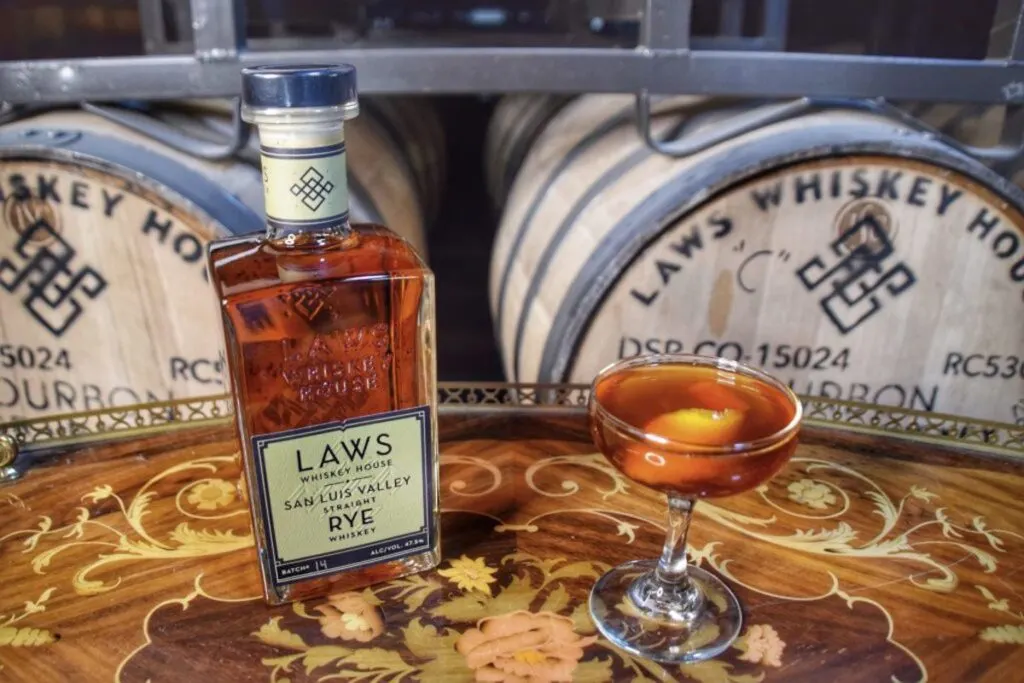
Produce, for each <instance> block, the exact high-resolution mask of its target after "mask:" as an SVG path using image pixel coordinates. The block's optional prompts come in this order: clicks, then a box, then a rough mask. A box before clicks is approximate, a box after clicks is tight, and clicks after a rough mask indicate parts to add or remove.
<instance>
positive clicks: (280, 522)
mask: <svg viewBox="0 0 1024 683" xmlns="http://www.w3.org/2000/svg"><path fill="white" fill-rule="evenodd" d="M242 77H243V86H242V115H243V117H244V118H245V120H246V121H248V122H250V123H253V124H255V125H256V126H257V127H258V130H259V138H260V151H261V155H262V169H263V182H264V190H265V200H266V201H265V205H266V213H267V230H266V233H265V234H259V235H251V236H245V237H238V238H230V239H225V240H221V241H218V242H214V243H212V244H211V245H210V248H209V249H210V251H209V263H210V274H211V278H212V280H213V282H214V286H215V288H216V291H217V294H218V296H219V299H220V305H221V311H222V318H223V322H224V336H225V346H226V349H227V356H228V367H229V371H230V375H231V384H232V391H233V394H234V404H235V410H236V416H237V423H238V431H239V435H240V439H241V448H242V460H243V470H244V473H245V479H246V484H247V486H248V490H249V501H250V504H251V506H252V520H253V529H254V536H255V538H256V544H257V551H258V554H259V558H260V568H261V571H262V575H263V585H264V594H265V597H266V599H267V601H268V602H270V603H272V604H277V603H282V602H288V601H292V600H297V599H303V598H307V597H311V596H315V595H321V594H325V593H329V592H336V591H341V590H350V589H354V588H359V587H362V586H366V585H369V584H372V583H376V582H379V581H384V580H387V579H391V578H395V577H398V576H403V575H406V574H410V573H413V572H420V571H424V570H426V569H430V568H432V567H434V566H436V565H437V563H438V561H439V559H440V558H439V555H440V551H439V536H438V503H437V495H438V494H437V472H438V455H437V428H436V427H437V424H436V407H437V406H436V379H435V375H436V369H435V354H434V344H435V340H434V278H433V274H432V273H431V271H430V270H429V269H428V268H427V266H426V265H425V264H424V263H423V261H422V259H421V258H420V256H419V255H418V254H417V253H416V251H415V250H414V249H413V248H412V247H411V246H410V245H409V244H408V243H407V242H406V241H405V240H403V239H402V238H401V237H399V236H398V235H396V234H395V233H393V232H391V231H390V230H388V229H387V228H385V227H383V226H380V225H369V224H353V223H352V222H350V220H349V212H348V184H347V180H346V166H345V164H346V162H345V134H344V120H345V119H349V118H352V117H354V116H356V115H358V100H357V96H356V79H355V70H354V69H353V68H352V67H350V66H348V65H342V66H324V67H309V66H303V67H254V68H246V69H244V70H243V74H242Z"/></svg>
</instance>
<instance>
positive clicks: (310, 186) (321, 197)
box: [291, 166, 334, 211]
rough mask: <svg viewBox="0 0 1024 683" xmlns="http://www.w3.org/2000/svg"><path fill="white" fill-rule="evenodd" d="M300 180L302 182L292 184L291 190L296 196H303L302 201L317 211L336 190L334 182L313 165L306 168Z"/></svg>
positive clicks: (310, 208)
mask: <svg viewBox="0 0 1024 683" xmlns="http://www.w3.org/2000/svg"><path fill="white" fill-rule="evenodd" d="M299 180H300V181H301V182H300V183H295V184H294V185H292V186H291V192H292V194H293V195H294V196H296V197H301V198H302V203H303V204H305V205H306V207H307V208H308V209H309V210H310V211H316V210H317V209H319V208H320V207H321V206H323V203H324V201H326V199H327V195H329V194H330V193H331V192H332V191H333V190H334V183H332V182H331V181H330V180H327V178H325V177H324V175H323V174H322V173H320V171H318V170H316V169H315V168H313V167H312V166H310V167H309V168H307V169H306V172H305V173H303V174H302V177H300V178H299Z"/></svg>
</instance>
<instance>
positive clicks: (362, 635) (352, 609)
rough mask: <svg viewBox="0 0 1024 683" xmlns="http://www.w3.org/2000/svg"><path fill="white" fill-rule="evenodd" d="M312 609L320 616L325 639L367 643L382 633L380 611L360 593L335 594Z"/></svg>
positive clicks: (321, 629) (382, 621)
mask: <svg viewBox="0 0 1024 683" xmlns="http://www.w3.org/2000/svg"><path fill="white" fill-rule="evenodd" d="M315 609H316V611H318V612H320V613H321V614H322V615H323V616H322V617H320V618H319V621H320V631H321V633H323V634H324V635H325V636H327V637H328V638H341V639H342V640H355V641H358V642H360V643H368V642H370V641H371V640H373V639H374V638H376V637H377V636H379V635H380V634H381V633H383V632H384V620H383V619H382V618H381V616H380V612H378V611H377V608H376V607H374V606H373V605H371V604H370V603H369V602H367V600H366V598H364V597H363V596H362V595H360V594H359V593H351V592H350V593H335V594H334V595H331V596H328V598H327V604H326V605H319V606H318V607H316V608H315Z"/></svg>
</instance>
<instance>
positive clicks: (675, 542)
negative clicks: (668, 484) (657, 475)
mask: <svg viewBox="0 0 1024 683" xmlns="http://www.w3.org/2000/svg"><path fill="white" fill-rule="evenodd" d="M694 505H696V501H695V500H693V499H692V498H684V497H683V496H680V495H678V494H675V493H669V494H668V533H667V534H666V536H665V547H664V549H663V550H662V551H661V559H660V560H659V561H658V571H657V573H658V580H660V581H663V582H665V583H670V584H680V583H683V582H685V581H686V565H687V560H686V533H687V532H688V531H689V530H690V519H691V518H692V517H693V506H694Z"/></svg>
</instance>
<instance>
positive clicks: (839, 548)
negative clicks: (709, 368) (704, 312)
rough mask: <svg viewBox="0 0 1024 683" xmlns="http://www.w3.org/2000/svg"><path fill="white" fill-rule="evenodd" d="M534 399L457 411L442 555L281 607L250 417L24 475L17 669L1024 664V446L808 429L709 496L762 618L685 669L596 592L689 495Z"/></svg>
mask: <svg viewBox="0 0 1024 683" xmlns="http://www.w3.org/2000/svg"><path fill="white" fill-rule="evenodd" d="M528 413H529V411H528V410H524V409H522V408H520V409H519V413H517V415H519V417H517V418H516V420H511V419H507V418H505V417H503V416H502V415H501V414H500V412H498V413H495V414H493V415H490V416H486V417H480V416H479V415H476V416H474V417H472V418H471V419H467V421H465V422H461V421H456V422H455V423H454V424H453V425H449V426H448V427H445V426H444V423H443V424H442V450H443V456H442V460H441V468H440V469H441V476H442V480H441V482H440V491H441V492H442V499H441V507H442V533H441V537H442V543H443V548H442V556H443V560H442V562H441V564H440V565H439V566H438V567H437V568H436V569H435V570H433V571H429V572H423V573H420V574H413V575H410V576H406V577H402V578H399V579H395V580H392V581H388V582H385V583H381V584H377V585H374V586H370V587H360V588H358V589H356V590H345V591H335V592H333V593H330V594H328V595H325V596H323V597H320V598H315V599H306V600H302V601H300V602H295V603H292V604H289V605H284V606H278V607H268V606H266V605H265V604H264V603H263V601H262V600H261V599H260V596H259V591H260V585H259V581H258V574H257V571H256V567H255V562H256V558H255V553H254V549H253V544H252V537H251V534H250V530H249V523H250V517H249V511H248V508H247V506H246V502H245V500H244V498H243V497H242V496H243V493H244V489H243V488H241V487H240V486H239V483H238V481H239V471H238V465H237V458H236V449H235V446H234V444H233V442H232V437H231V432H230V430H227V429H225V430H224V432H223V433H222V434H219V436H217V437H216V438H214V439H211V438H210V437H209V435H204V436H196V437H194V438H192V437H189V436H188V435H187V433H183V434H181V435H173V436H163V437H161V436H155V437H150V438H148V440H147V441H145V442H144V443H142V442H140V443H139V444H138V445H137V447H136V446H134V445H133V444H131V443H127V444H125V443H122V444H121V445H119V446H117V448H116V449H112V450H111V451H110V455H105V454H103V453H102V452H101V453H100V455H98V456H97V455H95V450H94V451H93V453H94V455H92V456H90V457H91V458H92V459H91V460H82V461H81V464H79V463H77V462H72V463H71V464H62V465H55V466H52V467H46V468H39V469H38V470H34V471H32V472H30V473H29V474H28V475H27V476H26V477H24V478H23V479H22V480H20V481H18V482H16V483H14V484H9V485H7V486H6V488H5V490H3V491H0V504H2V505H3V511H4V515H0V557H2V558H3V562H0V579H3V580H2V581H0V662H3V667H4V668H3V669H2V670H0V677H5V678H4V680H7V679H10V680H13V681H21V680H26V681H27V680H33V681H34V680H41V679H40V678H39V676H40V675H43V679H46V678H49V679H52V680H61V679H68V678H69V677H70V678H73V679H74V680H76V681H77V680H82V681H92V680H96V681H109V680H115V681H119V682H120V683H143V682H145V681H150V682H151V683H160V682H161V681H182V680H195V681H206V680H209V681H213V680H255V681H268V682H274V683H284V682H285V681H287V682H288V683H299V682H311V681H317V682H320V681H346V682H348V683H391V682H403V683H404V682H406V681H408V682H412V681H418V680H424V681H432V680H438V681H455V682H458V681H465V682H470V681H494V682H497V683H505V682H507V683H517V682H520V681H528V682H533V683H548V682H551V683H554V682H555V681H570V680H572V681H592V682H595V683H596V682H604V681H668V680H678V681H691V682H696V683H761V682H762V681H764V682H766V683H771V682H772V681H787V682H789V681H796V682H798V683H801V682H804V681H819V680H836V681H844V680H851V681H858V682H859V681H865V682H866V681H879V680H886V681H888V680H896V681H900V682H902V683H914V682H924V681H959V680H965V679H969V678H970V679H972V680H973V679H976V676H975V674H976V672H979V671H982V672H985V673H986V675H988V676H989V677H990V679H991V680H993V681H1001V680H1009V679H1010V678H1012V676H1013V675H1014V673H1015V672H1017V671H1019V670H1020V668H1021V667H1024V647H1022V645H1024V603H1021V601H1020V599H1019V596H1020V595H1024V583H1021V582H1022V581H1024V576H1018V573H1017V572H1016V568H1017V567H1018V566H1019V565H1020V563H1021V561H1022V558H1024V537H1022V536H1021V533H1020V530H1021V529H1024V501H1022V500H1020V498H1019V496H1018V493H1017V492H1019V491H1020V490H1024V472H1019V471H1018V467H1020V466H1018V465H1017V464H1015V463H1013V462H1009V461H1006V462H1001V463H1000V462H997V461H989V460H976V461H970V463H969V464H968V463H967V462H966V461H964V460H961V461H957V462H956V463H955V465H951V464H949V462H950V461H949V460H944V459H943V458H947V457H948V456H945V455H944V456H942V457H934V458H933V457H932V455H931V453H930V451H929V449H928V447H927V446H924V445H921V446H914V447H910V446H907V445H906V443H904V444H903V445H902V446H900V447H899V448H900V450H899V453H898V454H899V458H896V457H889V456H890V450H892V451H893V453H895V448H894V447H893V448H890V442H888V441H887V440H886V438H885V437H884V436H880V435H876V437H874V438H877V442H870V443H869V442H865V441H864V437H863V435H862V434H860V435H859V436H858V437H857V438H858V441H857V442H856V445H855V446H854V445H851V446H849V447H847V446H844V445H843V442H842V441H841V440H839V441H836V440H834V439H833V438H832V437H830V438H829V439H828V440H824V439H822V440H817V441H815V440H814V439H813V438H810V437H806V438H805V443H804V444H803V445H802V446H801V448H800V450H799V451H798V453H797V457H795V458H794V459H793V461H792V462H791V463H790V464H789V465H788V466H787V467H786V468H785V469H784V470H783V471H782V472H781V473H780V474H779V475H778V476H777V477H776V478H775V479H774V480H772V481H770V482H768V483H767V484H766V485H764V486H763V487H761V488H760V489H758V490H755V491H751V492H749V493H747V494H745V495H741V496H737V497H735V498H732V499H725V500H717V501H703V502H701V503H699V504H698V505H697V507H696V514H695V519H694V524H693V527H692V529H691V537H690V540H691V545H690V560H691V561H692V562H693V563H695V564H698V565H700V566H702V567H704V568H705V569H707V570H709V571H712V572H716V573H717V574H719V575H720V576H722V577H723V578H724V579H725V580H726V582H727V583H729V584H730V585H731V586H732V587H733V588H734V590H735V591H736V592H737V594H738V596H739V598H740V600H741V602H742V603H743V605H744V608H745V614H744V617H745V620H746V621H745V624H744V627H743V629H742V631H741V635H740V637H739V639H737V640H736V642H735V643H734V644H733V646H732V647H731V648H729V649H728V650H727V651H726V652H725V653H723V654H722V655H720V656H719V657H717V658H716V659H714V660H711V661H707V662H703V663H700V664H695V665H689V666H683V667H677V666H664V665H659V664H657V663H654V662H651V661H645V660H640V659H636V658H633V657H631V656H629V655H627V654H626V653H624V652H622V651H620V650H618V649H616V648H614V647H613V646H611V645H610V644H609V643H608V642H607V641H605V640H604V639H603V638H602V637H601V636H600V635H599V634H598V633H597V632H596V630H595V628H594V624H593V623H592V621H591V619H590V616H589V611H588V607H587V602H588V596H589V591H590V588H591V586H592V585H593V583H594V581H595V580H596V579H597V578H598V577H599V576H600V575H601V574H602V573H603V572H604V571H606V570H607V569H609V568H610V567H611V566H613V565H616V564H618V563H620V562H623V561H626V560H631V559H638V558H654V557H657V555H658V554H659V552H660V546H661V542H662V540H663V538H664V514H665V505H664V499H663V498H662V497H661V496H658V495H656V494H654V493H653V492H651V491H649V490H647V489H645V488H644V487H642V486H639V485H637V484H635V483H633V482H632V481H629V480H628V479H626V478H625V477H624V476H623V475H622V474H621V473H620V472H619V471H618V470H617V469H616V468H615V467H613V466H612V465H611V464H610V463H609V462H608V461H607V460H606V459H605V458H604V457H603V456H601V455H600V454H597V453H594V452H593V446H592V445H591V444H590V443H589V441H588V437H587V432H586V429H585V423H584V422H583V420H582V419H581V418H580V416H579V415H577V416H576V417H572V416H571V415H570V416H565V415H560V416H554V417H550V418H548V417H536V418H530V417H529V415H528ZM446 430H448V431H446ZM453 434H454V435H455V437H453V436H452V435H453ZM190 439H191V440H190ZM964 457H965V458H966V457H973V456H964ZM853 661H855V662H857V664H856V666H855V667H853V668H851V667H850V662H853ZM40 672H42V674H40ZM972 676H973V677H974V678H972ZM984 680H988V679H984Z"/></svg>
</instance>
